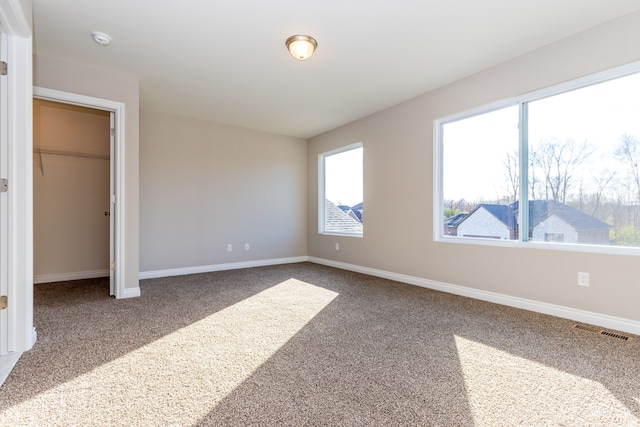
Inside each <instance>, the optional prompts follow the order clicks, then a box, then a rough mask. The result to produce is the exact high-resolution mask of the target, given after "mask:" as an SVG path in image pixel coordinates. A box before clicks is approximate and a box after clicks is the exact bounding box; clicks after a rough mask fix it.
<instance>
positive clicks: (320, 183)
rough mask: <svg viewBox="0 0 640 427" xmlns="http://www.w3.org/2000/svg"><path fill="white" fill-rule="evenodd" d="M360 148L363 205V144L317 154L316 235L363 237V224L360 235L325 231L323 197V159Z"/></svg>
mask: <svg viewBox="0 0 640 427" xmlns="http://www.w3.org/2000/svg"><path fill="white" fill-rule="evenodd" d="M358 148H362V174H363V182H362V185H363V189H362V198H363V200H362V203H363V205H364V144H363V143H362V142H355V143H353V144H349V145H345V146H343V147H340V148H336V149H333V150H330V151H325V152H324V153H320V154H318V234H322V235H325V236H345V237H360V238H362V237H364V222H363V223H362V233H347V232H344V233H338V232H332V231H326V230H325V227H326V222H325V212H326V197H325V183H326V181H325V177H326V174H325V159H326V158H327V157H329V156H333V155H336V154H340V153H345V152H347V151H351V150H355V149H358Z"/></svg>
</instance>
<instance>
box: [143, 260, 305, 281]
mask: <svg viewBox="0 0 640 427" xmlns="http://www.w3.org/2000/svg"><path fill="white" fill-rule="evenodd" d="M308 259H309V258H308V257H306V256H300V257H290V258H275V259H262V260H256V261H243V262H233V263H228V264H214V265H202V266H197V267H183V268H172V269H168V270H155V271H141V272H140V274H139V275H138V278H139V279H140V280H143V279H156V278H159V277H170V276H184V275H186V274H199V273H211V272H213V271H224V270H237V269H240V268H252V267H266V266H269V265H280V264H292V263H296V262H305V261H308Z"/></svg>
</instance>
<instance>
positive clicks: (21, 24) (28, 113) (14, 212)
mask: <svg viewBox="0 0 640 427" xmlns="http://www.w3.org/2000/svg"><path fill="white" fill-rule="evenodd" d="M31 15H32V13H31V7H30V2H29V3H27V2H24V1H20V0H0V22H2V28H3V31H4V32H5V34H6V47H7V51H6V61H7V64H8V73H7V76H6V79H7V82H6V83H7V84H6V86H7V90H6V96H7V98H6V106H7V108H6V113H7V114H6V115H4V116H3V117H2V118H1V119H0V120H2V123H0V126H2V127H3V128H4V129H5V130H6V134H5V138H6V149H7V150H6V151H7V162H8V165H7V169H8V170H7V176H4V177H3V178H7V179H8V180H9V191H8V192H7V193H6V196H7V198H6V200H5V201H6V203H7V207H8V215H7V219H6V220H7V221H8V224H6V229H7V232H6V236H3V239H6V242H5V244H6V248H7V249H6V251H5V252H4V253H3V254H1V256H2V257H6V258H4V259H3V260H2V262H3V263H5V264H4V265H6V273H7V277H6V280H7V295H8V297H9V304H8V308H7V310H3V311H2V312H3V313H4V314H2V316H4V317H3V322H2V324H3V325H4V326H3V327H5V329H3V331H2V332H3V334H5V339H6V341H5V342H4V344H3V348H1V349H0V356H5V355H11V354H20V353H21V352H23V351H27V350H29V349H30V348H31V347H32V346H33V344H34V343H35V339H36V333H35V329H34V328H33V244H32V242H33V191H32V187H33V185H32V184H33V175H32V173H33V172H32V171H33V164H32V163H33V162H32V147H33V144H32V140H33V137H32V127H33V124H32V123H33V120H32V104H33V101H32V99H33V97H32V87H33V86H32V85H33V78H32V75H33V74H32V73H33V71H32V70H33V65H32V60H33V57H32V46H33V40H32V37H31ZM3 96H4V95H3ZM3 274H4V273H3ZM3 359H4V358H2V357H0V367H5V366H4V364H5V362H4V361H3ZM12 360H16V359H12ZM12 363H13V362H12Z"/></svg>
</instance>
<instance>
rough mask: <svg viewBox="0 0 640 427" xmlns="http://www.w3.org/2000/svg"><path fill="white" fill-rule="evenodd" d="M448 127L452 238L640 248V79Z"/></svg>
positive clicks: (446, 173)
mask: <svg viewBox="0 0 640 427" xmlns="http://www.w3.org/2000/svg"><path fill="white" fill-rule="evenodd" d="M520 117H522V123H520ZM520 126H522V128H523V132H522V138H523V141H522V144H521V142H520V138H521V135H520ZM440 129H441V144H442V145H441V148H442V165H441V167H442V169H441V170H442V198H443V200H442V203H443V206H442V212H443V220H444V224H443V235H445V236H459V237H483V238H493V239H508V240H518V239H521V238H522V240H530V241H547V242H564V243H582V244H596V245H613V246H633V247H640V168H639V164H640V74H632V75H628V76H624V77H620V78H617V79H613V80H608V81H604V82H601V83H598V84H593V85H590V86H586V87H583V88H579V89H575V90H572V91H568V92H563V93H559V94H557V95H554V96H548V97H545V98H540V99H535V100H530V101H528V102H522V103H515V104H514V105H511V106H508V107H505V108H501V109H498V110H494V111H489V112H483V113H481V114H478V115H474V116H471V117H465V118H463V119H460V120H456V121H451V122H446V123H443V124H442V126H441V128H440ZM521 146H522V147H524V152H521V148H520V147H521ZM522 175H524V177H525V178H526V179H521V177H522ZM523 183H524V184H523ZM523 185H524V188H522V186H523ZM520 200H525V201H526V206H524V209H522V208H521V206H520ZM520 211H522V216H520V215H519V214H520ZM519 218H523V222H525V224H520V222H519ZM526 222H528V224H526ZM521 233H526V235H523V236H521V235H520V234H521Z"/></svg>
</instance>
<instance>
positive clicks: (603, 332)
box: [573, 323, 631, 341]
mask: <svg viewBox="0 0 640 427" xmlns="http://www.w3.org/2000/svg"><path fill="white" fill-rule="evenodd" d="M573 327H574V329H580V330H581V331H587V332H593V333H594V334H599V335H605V336H607V337H611V338H617V339H620V340H624V341H629V340H630V339H631V337H628V336H626V335H621V334H617V333H615V332H611V331H607V330H604V329H602V328H598V327H597V326H591V325H581V324H580V323H578V324H575V325H573Z"/></svg>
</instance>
